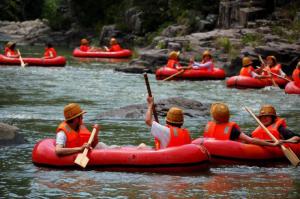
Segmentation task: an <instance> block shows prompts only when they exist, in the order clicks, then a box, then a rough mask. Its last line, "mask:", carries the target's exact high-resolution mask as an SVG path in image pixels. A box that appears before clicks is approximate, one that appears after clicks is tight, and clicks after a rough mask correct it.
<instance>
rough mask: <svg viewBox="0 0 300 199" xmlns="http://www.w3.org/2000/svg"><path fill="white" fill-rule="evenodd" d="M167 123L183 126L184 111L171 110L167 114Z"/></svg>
mask: <svg viewBox="0 0 300 199" xmlns="http://www.w3.org/2000/svg"><path fill="white" fill-rule="evenodd" d="M166 121H167V122H169V123H171V124H183V121H184V119H183V111H182V110H181V109H180V108H177V107H172V108H170V109H169V111H168V113H167V117H166Z"/></svg>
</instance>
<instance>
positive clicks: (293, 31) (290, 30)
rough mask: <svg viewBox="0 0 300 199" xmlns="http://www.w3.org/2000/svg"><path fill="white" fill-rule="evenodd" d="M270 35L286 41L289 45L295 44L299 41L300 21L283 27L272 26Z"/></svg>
mask: <svg viewBox="0 0 300 199" xmlns="http://www.w3.org/2000/svg"><path fill="white" fill-rule="evenodd" d="M271 30H272V33H273V34H276V35H278V36H279V37H281V38H283V39H286V40H287V41H288V42H289V43H294V42H297V41H298V40H299V39H300V34H299V32H300V21H293V22H292V23H290V24H286V25H285V26H280V25H277V26H275V25H274V26H272V27H271Z"/></svg>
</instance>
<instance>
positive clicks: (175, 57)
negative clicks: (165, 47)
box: [166, 51, 182, 69]
mask: <svg viewBox="0 0 300 199" xmlns="http://www.w3.org/2000/svg"><path fill="white" fill-rule="evenodd" d="M179 54H180V52H179V51H172V52H170V54H169V58H168V62H167V65H166V67H168V68H174V69H181V68H182V66H181V65H180V63H179Z"/></svg>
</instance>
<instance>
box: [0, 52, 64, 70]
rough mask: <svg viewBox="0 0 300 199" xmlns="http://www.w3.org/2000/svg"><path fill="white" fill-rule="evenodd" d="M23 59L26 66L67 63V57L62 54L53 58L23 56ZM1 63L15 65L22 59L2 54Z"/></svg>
mask: <svg viewBox="0 0 300 199" xmlns="http://www.w3.org/2000/svg"><path fill="white" fill-rule="evenodd" d="M23 61H24V63H25V64H27V65H26V66H45V67H51V66H55V67H57V66H65V65H66V58H65V57H62V56H58V57H55V58H51V59H44V58H28V57H23ZM0 64H1V65H15V66H20V65H21V64H20V59H19V58H11V57H7V56H5V55H1V54H0Z"/></svg>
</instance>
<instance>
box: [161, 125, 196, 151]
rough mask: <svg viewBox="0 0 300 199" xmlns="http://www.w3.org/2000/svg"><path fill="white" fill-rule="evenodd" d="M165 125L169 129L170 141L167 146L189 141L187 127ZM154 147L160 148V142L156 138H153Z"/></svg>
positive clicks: (179, 144) (188, 142)
mask: <svg viewBox="0 0 300 199" xmlns="http://www.w3.org/2000/svg"><path fill="white" fill-rule="evenodd" d="M167 127H168V128H169V129H170V141H169V143H168V145H167V148H168V147H174V146H181V145H185V144H190V143H191V136H190V133H189V131H188V130H187V129H182V128H177V127H174V126H170V125H167ZM155 148H156V150H158V149H160V142H159V140H158V139H155Z"/></svg>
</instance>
